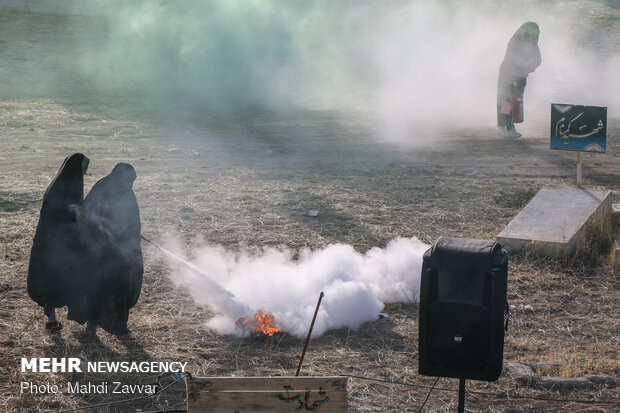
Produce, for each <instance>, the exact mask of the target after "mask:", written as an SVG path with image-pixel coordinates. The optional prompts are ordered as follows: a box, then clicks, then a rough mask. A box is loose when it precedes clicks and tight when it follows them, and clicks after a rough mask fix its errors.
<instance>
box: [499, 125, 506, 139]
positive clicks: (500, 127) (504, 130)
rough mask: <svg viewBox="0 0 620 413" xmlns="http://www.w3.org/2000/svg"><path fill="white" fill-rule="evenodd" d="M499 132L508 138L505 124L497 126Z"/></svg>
mask: <svg viewBox="0 0 620 413" xmlns="http://www.w3.org/2000/svg"><path fill="white" fill-rule="evenodd" d="M497 133H498V134H499V136H501V137H502V138H507V137H508V135H507V134H506V127H505V126H498V127H497Z"/></svg>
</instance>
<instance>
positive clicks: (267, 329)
mask: <svg viewBox="0 0 620 413" xmlns="http://www.w3.org/2000/svg"><path fill="white" fill-rule="evenodd" d="M235 325H236V326H237V327H240V328H251V329H252V330H253V331H255V332H257V333H263V334H264V335H266V336H273V335H274V334H275V333H277V332H278V331H280V326H279V325H277V324H275V317H274V316H273V314H271V313H268V312H267V311H265V310H263V309H262V308H261V309H259V310H258V311H257V312H256V314H254V317H253V318H252V317H241V318H240V319H238V320H237V321H236V322H235Z"/></svg>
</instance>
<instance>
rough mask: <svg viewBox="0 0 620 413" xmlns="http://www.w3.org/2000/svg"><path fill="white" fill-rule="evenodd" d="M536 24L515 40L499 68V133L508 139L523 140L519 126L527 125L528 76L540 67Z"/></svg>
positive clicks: (524, 26)
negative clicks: (524, 93)
mask: <svg viewBox="0 0 620 413" xmlns="http://www.w3.org/2000/svg"><path fill="white" fill-rule="evenodd" d="M539 34H540V29H539V28H538V24H536V23H534V22H526V23H523V24H522V25H521V27H519V29H518V30H517V31H516V32H515V34H514V35H513V36H512V38H511V39H510V41H509V42H508V47H507V48H506V55H505V56H504V61H503V62H502V64H501V66H500V67H499V82H498V85H497V130H498V132H499V134H500V135H501V136H503V137H505V138H518V137H520V136H521V134H520V133H519V132H517V130H516V129H515V123H521V122H523V91H524V90H525V84H526V83H527V75H528V74H530V73H531V72H533V71H534V70H536V68H537V67H538V66H540V62H541V58H540V50H539V49H538V35H539Z"/></svg>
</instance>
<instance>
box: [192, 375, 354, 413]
mask: <svg viewBox="0 0 620 413" xmlns="http://www.w3.org/2000/svg"><path fill="white" fill-rule="evenodd" d="M347 380H348V379H347V378H346V377H286V376H278V377H193V378H191V379H187V380H186V384H187V411H188V413H198V412H215V413H219V412H227V413H236V412H239V413H243V412H265V413H266V412H270V413H271V412H278V413H280V412H300V411H315V412H322V413H342V412H346V411H347V408H348V403H347Z"/></svg>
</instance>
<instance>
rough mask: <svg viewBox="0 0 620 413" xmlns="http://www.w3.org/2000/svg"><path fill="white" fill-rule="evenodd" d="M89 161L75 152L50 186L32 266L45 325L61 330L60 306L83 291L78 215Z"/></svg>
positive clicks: (33, 291) (31, 281) (31, 282)
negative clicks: (57, 312)
mask: <svg viewBox="0 0 620 413" xmlns="http://www.w3.org/2000/svg"><path fill="white" fill-rule="evenodd" d="M88 163H89V160H88V158H87V157H86V156H84V155H83V154H81V153H74V154H73V155H71V156H69V157H67V158H66V159H65V161H64V162H63V164H62V166H61V167H60V170H59V171H58V173H57V174H56V177H55V178H54V179H53V180H52V182H51V183H50V184H49V186H48V187H47V190H46V191H45V195H44V197H43V205H42V206H41V214H40V217H39V224H38V225H37V230H36V233H35V235H34V240H33V243H32V250H31V252H30V264H29V266H28V294H29V295H30V297H31V298H32V299H33V300H34V301H35V302H36V303H37V304H39V305H40V306H42V307H43V309H44V312H45V314H46V315H47V317H48V321H47V324H46V325H45V328H46V329H48V330H58V329H60V328H62V325H61V324H60V323H59V322H58V321H56V308H57V307H63V306H65V305H70V304H71V302H72V300H73V299H74V298H75V296H76V290H79V285H80V277H79V274H80V272H81V268H82V258H83V250H82V248H81V244H80V242H79V237H78V224H77V214H78V208H79V206H80V204H81V203H82V201H83V199H84V174H85V173H86V170H87V168H88Z"/></svg>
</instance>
